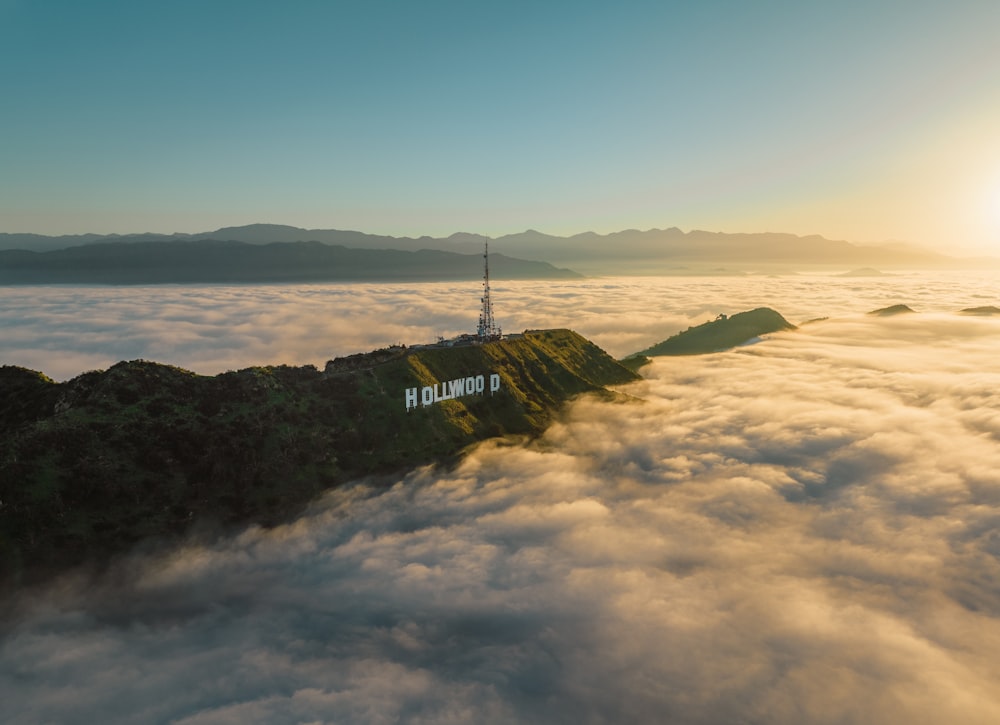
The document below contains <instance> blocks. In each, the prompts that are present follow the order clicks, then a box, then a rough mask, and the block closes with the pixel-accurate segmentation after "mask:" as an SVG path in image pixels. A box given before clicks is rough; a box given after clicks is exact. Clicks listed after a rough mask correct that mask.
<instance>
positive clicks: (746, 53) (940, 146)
mask: <svg viewBox="0 0 1000 725" xmlns="http://www.w3.org/2000/svg"><path fill="white" fill-rule="evenodd" d="M998 27H1000V3H994V2H991V1H985V0H984V1H982V2H971V1H968V0H966V1H961V0H960V1H958V2H952V3H947V4H946V3H928V2H920V1H919V0H918V1H916V2H902V1H892V2H889V1H885V0H883V1H881V2H879V1H876V2H870V3H868V2H866V3H861V2H851V3H836V4H835V3H816V4H813V3H797V2H754V3H749V2H722V1H715V2H704V3H670V2H643V1H638V2H628V1H625V2H618V3H597V2H561V1H555V2H537V0H536V2H503V3H494V2H436V1H434V0H431V1H428V2H421V3H416V2H399V1H388V0H383V1H381V2H380V1H378V0H374V1H370V2H288V3H274V2H248V1H244V2H229V1H226V0H219V1H213V0H202V1H201V2H189V1H187V0H178V1H174V2H145V1H135V0H133V1H132V2H109V1H102V0H98V1H96V2H86V3H81V2H66V1H61V0H52V1H46V0H0V91H2V107H3V113H2V114H0V137H2V139H3V140H2V142H0V230H2V231H10V232H14V231H30V232H39V233H49V234H58V233H74V232H85V231H93V232H105V233H107V232H118V233H126V232H136V231H161V232H171V231H183V232H194V231H203V230H207V229H213V228H217V227H220V226H225V225H232V224H244V223H251V222H271V223H286V224H294V225H298V226H304V227H321V228H340V229H360V230H363V231H369V232H373V233H385V234H395V235H421V234H431V235H445V234H450V233H452V232H455V231H460V230H461V231H472V232H481V233H485V234H492V235H500V234H505V233H510V232H515V231H520V230H523V229H526V228H529V227H530V228H536V229H539V230H541V231H545V232H549V233H554V234H571V233H576V232H582V231H586V230H595V231H599V232H608V231H613V230H617V229H622V228H628V227H637V228H650V227H667V226H679V227H681V228H684V229H690V228H702V229H713V230H723V231H766V230H771V231H788V232H793V233H799V234H810V233H818V234H823V235H825V236H828V237H832V238H846V239H849V240H852V241H858V242H868V241H881V240H885V239H903V240H908V241H911V242H915V243H920V244H926V245H929V246H937V247H941V248H954V247H968V248H973V247H976V248H979V249H984V250H989V249H992V250H1000V138H998V137H1000V134H998V133H997V132H996V129H998V128H1000V50H998V49H997V48H998V46H997V43H996V41H995V34H996V29H997V28H998Z"/></svg>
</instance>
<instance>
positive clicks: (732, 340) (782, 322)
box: [630, 307, 796, 357]
mask: <svg viewBox="0 0 1000 725" xmlns="http://www.w3.org/2000/svg"><path fill="white" fill-rule="evenodd" d="M794 329H796V327H795V325H793V324H792V323H790V322H789V321H788V320H786V319H785V318H784V317H782V316H781V315H780V314H778V313H777V312H775V311H774V310H772V309H770V308H767V307H758V308H757V309H755V310H750V311H748V312H740V313H739V314H736V315H733V316H732V317H726V316H725V315H720V316H719V318H718V319H716V320H713V321H712V322H706V323H704V324H702V325H698V326H697V327H689V328H688V329H687V330H685V331H684V332H681V333H679V334H677V335H674V336H673V337H670V338H668V339H666V340H664V341H663V342H661V343H658V344H656V345H653V346H652V347H649V348H646V349H645V350H642V351H641V352H638V353H636V354H635V355H636V356H642V355H648V356H654V357H655V356H658V355H701V354H703V353H708V352H717V351H719V350H727V349H729V348H731V347H736V346H737V345H742V344H744V343H746V342H749V341H750V340H752V339H754V338H755V337H759V336H760V335H766V334H767V333H769V332H779V331H781V330H794ZM630 357H631V356H630Z"/></svg>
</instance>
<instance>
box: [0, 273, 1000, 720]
mask: <svg viewBox="0 0 1000 725" xmlns="http://www.w3.org/2000/svg"><path fill="white" fill-rule="evenodd" d="M575 284H578V285H585V286H586V288H585V291H583V289H581V287H574V286H573V285H567V286H566V287H563V288H560V287H559V285H546V286H544V287H542V286H534V285H530V284H527V283H525V284H523V285H522V284H518V285H510V286H507V291H508V294H510V295H511V298H512V297H513V296H514V295H513V293H514V291H515V290H516V292H517V295H518V300H517V301H516V302H515V301H514V300H513V299H510V308H511V312H510V313H509V314H510V315H511V318H512V319H516V320H519V321H522V324H524V325H525V326H531V325H532V324H533V321H534V320H536V319H537V320H541V319H542V318H543V316H545V315H550V316H551V317H550V319H553V318H556V317H558V316H559V315H563V314H564V315H567V316H570V314H571V311H572V310H573V309H579V308H580V307H581V300H583V299H589V298H591V297H592V298H593V299H594V300H595V302H594V309H598V308H599V309H600V313H593V314H580V315H578V317H579V318H580V319H581V320H582V321H583V323H584V324H587V325H590V326H591V327H592V328H594V329H595V330H597V329H599V328H600V329H604V330H606V334H608V335H614V334H619V333H621V332H622V329H623V328H624V330H625V333H626V336H627V339H628V340H632V341H638V340H640V339H641V340H643V341H644V344H648V341H651V340H655V339H658V338H659V339H662V337H664V336H665V334H669V332H671V331H672V330H664V329H663V327H664V326H665V325H671V326H675V325H682V326H687V325H688V324H692V323H697V322H701V321H703V318H704V316H706V315H707V314H711V313H713V312H717V311H730V312H732V311H738V310H739V309H745V308H747V307H750V306H753V303H751V304H747V301H748V300H749V299H751V298H753V297H754V295H759V296H760V297H767V298H768V302H769V303H770V304H773V305H774V306H775V307H776V308H777V309H779V310H780V311H782V312H785V313H786V316H788V317H789V318H790V319H792V321H795V322H801V321H802V319H803V318H806V319H808V318H810V317H818V316H821V315H822V314H823V313H830V314H831V317H832V319H830V320H827V321H825V322H817V323H814V324H811V325H807V326H805V327H803V328H801V329H800V331H798V332H794V333H785V334H776V335H772V336H770V337H769V338H768V339H767V340H765V341H764V342H761V343H758V344H756V345H751V346H748V347H743V348H738V349H736V350H733V351H730V352H726V353H719V354H714V355H706V356H699V357H688V358H660V359H657V360H656V361H654V362H653V363H652V364H651V365H650V366H647V367H646V368H644V369H643V372H644V375H645V379H644V380H642V381H641V382H638V383H634V384H631V385H628V386H622V388H621V392H623V393H625V394H627V395H628V396H630V397H631V398H632V399H631V400H628V399H622V400H619V401H617V402H608V401H604V400H600V399H596V398H590V397H584V398H581V399H579V400H577V401H576V402H574V403H573V404H572V405H570V406H569V407H568V408H567V409H566V411H565V414H564V415H563V416H562V417H561V419H560V420H559V421H558V422H557V423H555V424H554V425H553V426H552V427H551V428H549V429H548V431H547V432H546V433H545V434H544V435H542V436H541V437H540V438H538V439H537V440H533V441H527V440H506V441H505V440H499V441H498V440H494V441H487V442H484V443H482V444H480V445H479V446H477V447H476V448H475V449H474V450H473V451H472V452H471V453H470V454H469V455H468V456H467V457H465V458H464V459H463V460H461V461H460V462H458V463H457V464H455V465H454V466H453V467H451V468H435V467H423V468H420V469H416V470H414V471H411V472H409V473H406V474H405V475H399V476H395V477H391V478H389V479H380V480H373V481H362V482H358V483H357V484H356V485H352V486H348V487H345V488H341V489H338V490H335V491H331V492H329V493H328V494H327V495H326V496H325V497H323V498H322V499H321V500H319V501H317V502H316V503H315V504H314V505H313V506H312V508H311V509H310V510H309V511H308V512H306V514H305V515H303V516H302V517H301V518H299V519H298V520H296V521H294V522H291V523H289V524H287V525H285V526H280V527H277V528H275V529H273V530H264V529H261V528H259V527H250V528H248V529H247V530H245V531H243V532H241V533H239V534H238V535H234V536H231V537H227V538H220V539H218V540H214V541H210V542H206V541H204V540H192V541H191V542H189V543H188V544H187V545H186V546H183V547H180V548H176V549H173V550H169V551H163V552H160V553H159V554H148V553H147V554H138V553H136V554H134V555H133V556H132V557H130V558H127V559H125V560H123V561H122V562H120V564H119V565H118V567H117V569H115V572H114V573H113V574H112V575H110V576H107V577H104V578H103V579H97V580H94V579H87V578H85V577H84V578H80V577H77V578H73V577H67V578H66V579H65V580H63V581H61V582H59V583H57V584H54V585H53V586H52V587H50V588H49V589H47V590H40V591H37V592H32V593H28V594H25V595H24V597H23V598H22V599H21V600H20V601H19V602H17V603H16V606H15V610H14V612H13V613H12V616H11V617H9V618H8V620H7V624H6V626H5V629H4V630H3V633H2V635H0V701H2V702H4V705H5V716H6V721H8V722H11V723H34V722H45V721H58V722H65V723H74V722H80V723H84V722H93V721H96V720H100V721H102V722H108V723H119V722H134V721H136V720H143V721H171V722H183V723H190V724H191V725H194V724H195V723H198V724H205V723H228V722H248V721H249V722H269V723H273V722H277V723H283V722H288V723H295V722H310V721H316V722H327V721H365V722H396V721H408V722H472V721H474V722H485V723H490V722H498V723H499V722H511V721H529V722H557V723H558V722H565V723H570V722H572V723H577V722H595V723H597V722H624V721H628V722H663V721H671V722H684V723H718V722H767V723H778V724H781V723H789V724H791V723H801V722H810V723H866V724H868V723H875V724H876V725H879V724H883V723H884V724H889V723H897V722H908V723H921V724H923V723H926V724H927V725H931V724H932V723H934V724H936V723H941V722H962V723H976V724H983V725H985V724H986V723H993V722H997V721H1000V695H998V693H997V691H996V687H995V683H996V682H997V681H998V680H1000V661H998V660H997V658H996V654H995V653H996V652H997V651H998V650H1000V584H998V582H1000V536H998V535H997V533H996V532H997V528H998V525H1000V481H998V479H997V477H996V473H995V472H996V471H997V470H1000V446H998V443H1000V425H998V418H997V416H996V414H995V413H994V412H993V411H994V410H996V409H997V407H998V406H997V404H998V403H1000V399H998V397H997V395H998V393H997V392H996V391H997V390H1000V371H998V370H997V368H996V364H995V360H996V359H997V355H998V353H1000V342H998V340H1000V338H998V336H997V333H998V331H1000V327H998V325H1000V319H998V318H971V317H963V316H959V315H956V314H954V311H956V310H957V309H960V308H961V307H963V306H966V305H968V304H969V303H970V300H971V299H972V298H974V297H975V296H976V295H984V296H987V297H988V296H989V295H990V294H992V293H995V292H996V286H995V285H994V286H992V287H991V286H989V285H988V284H980V283H979V281H978V280H977V281H976V282H975V283H973V284H969V285H966V286H958V285H956V284H954V280H947V279H945V280H942V279H934V278H918V277H912V278H904V279H899V280H893V279H891V278H890V279H887V280H883V279H879V280H878V281H876V282H874V283H873V282H864V283H863V284H859V282H858V281H857V280H853V281H851V280H830V279H820V280H799V279H797V278H791V279H781V280H742V281H729V280H726V281H719V280H716V281H714V282H712V283H711V284H712V285H716V286H717V287H716V291H715V292H714V295H715V296H714V297H712V298H706V297H704V296H703V295H699V291H701V292H704V290H703V285H702V286H699V285H697V284H695V283H694V282H692V281H685V280H655V281H654V280H616V281H608V282H601V283H599V284H598V283H596V282H585V283H575ZM810 288H811V289H812V291H813V296H812V297H808V296H806V295H805V292H804V290H806V289H810ZM858 288H860V290H859V289H858ZM418 292H419V291H418V290H416V289H412V288H397V287H375V286H371V287H369V286H365V287H364V288H363V289H362V290H353V291H352V294H353V295H356V299H353V300H350V299H345V298H344V297H343V296H338V295H340V294H341V291H338V290H330V289H327V288H315V289H310V290H307V291H304V290H299V291H286V292H284V293H283V294H284V297H283V299H284V300H285V302H284V303H283V304H288V305H291V306H292V308H294V310H295V311H297V312H299V313H301V311H302V310H309V311H310V312H315V311H317V310H319V309H322V308H332V307H335V306H337V305H339V309H340V312H338V316H339V321H338V322H336V323H334V324H337V325H343V326H344V329H345V330H348V329H349V328H350V325H351V324H356V325H357V324H361V325H364V324H367V323H369V322H371V318H370V317H368V316H367V314H368V313H366V311H365V310H366V309H367V305H368V304H369V303H372V304H373V305H374V308H376V309H378V310H379V314H384V313H385V311H386V309H387V308H385V307H383V306H382V305H387V304H389V302H388V301H389V300H392V299H394V300H400V299H406V300H411V301H412V304H413V306H414V308H419V312H417V313H414V314H415V315H417V317H416V318H415V319H418V320H419V323H418V324H419V325H421V326H424V325H426V326H427V327H428V328H429V327H432V326H433V325H435V324H438V323H437V322H435V321H436V320H440V321H441V323H440V324H456V325H460V324H461V320H460V319H459V317H460V315H458V314H457V313H455V314H454V316H452V314H453V313H451V312H445V313H444V314H443V315H442V316H440V317H438V318H435V317H433V316H434V315H435V314H439V312H440V309H446V310H450V309H453V308H454V305H451V306H450V307H448V308H439V307H438V303H439V302H443V301H444V300H446V299H448V296H449V294H454V288H453V287H449V286H441V287H436V286H435V287H433V288H430V289H428V290H426V291H423V294H418ZM217 294H218V296H219V297H218V299H216V298H213V297H211V296H210V295H207V294H206V296H205V297H204V298H202V300H201V305H202V306H203V307H204V308H206V309H207V310H210V312H206V314H210V315H215V314H217V312H218V311H219V310H224V311H226V314H224V315H223V317H222V318H218V319H230V318H231V317H232V316H235V315H238V314H243V315H245V318H244V319H246V320H262V319H265V318H266V319H267V324H268V325H279V326H280V325H286V324H289V322H290V320H291V319H292V317H294V316H296V315H293V314H292V312H291V311H282V310H276V309H273V307H274V305H271V304H270V303H273V301H274V297H273V293H271V292H268V291H263V292H262V291H259V290H249V291H243V292H234V291H232V290H229V289H220V290H219V291H218V292H217ZM411 294H412V295H413V296H412V297H410V296H409V295H411ZM234 296H235V297H239V298H241V299H240V300H238V301H233V300H234ZM418 297H422V298H423V299H424V302H423V303H420V302H419V300H418ZM995 299H996V297H993V298H992V300H991V302H992V301H994V300H995ZM265 301H266V302H268V303H269V304H264V302H265ZM899 301H904V302H907V303H909V304H911V306H913V307H914V308H919V309H920V310H921V312H920V313H918V314H916V315H911V316H903V317H890V318H881V317H868V316H866V315H864V314H863V313H864V312H866V311H868V310H869V309H872V308H874V307H877V306H884V305H885V304H888V303H890V302H899ZM334 303H336V304H334ZM175 304H179V305H180V308H170V309H171V312H170V313H169V314H170V315H173V316H175V317H177V318H178V319H179V320H182V321H184V322H189V321H190V320H192V319H193V318H195V317H196V316H195V315H194V314H193V312H192V308H189V307H185V306H184V304H183V302H179V301H175ZM980 304H982V303H980ZM268 308H270V312H269V313H266V314H265V309H268ZM661 308H662V309H663V310H665V312H664V313H663V315H657V314H646V313H648V312H649V311H650V310H657V309H661ZM123 309H124V308H123ZM435 310H438V312H437V313H436V312H435ZM788 310H792V312H789V311H788ZM640 311H643V314H640ZM50 312H51V311H50ZM107 312H108V311H107V310H105V313H107ZM116 314H118V315H124V312H123V311H119V312H117V313H116ZM410 314H411V313H410V312H408V311H406V310H403V311H402V312H400V313H399V314H398V315H397V318H401V319H403V320H406V319H410V318H409V315H410ZM310 316H311V315H310ZM713 316H714V315H713ZM428 318H430V322H428ZM449 320H451V322H449ZM609 320H611V322H609ZM397 323H398V320H397V321H394V322H393V324H397ZM58 324H61V323H58ZM195 324H196V325H204V326H205V328H204V329H205V330H208V329H210V328H211V327H212V325H213V324H218V322H215V323H212V322H210V321H206V320H205V319H202V320H200V321H198V322H196V323H195ZM310 324H311V325H316V324H320V323H315V322H312V321H311V322H310ZM657 325H659V327H657ZM384 329H385V328H382V330H384ZM416 329H426V328H425V327H419V328H416ZM508 329H510V328H509V327H508ZM616 330H617V331H618V333H616V332H615V331H616ZM218 332H219V333H220V334H224V331H223V330H218ZM148 334H153V333H152V331H149V333H148ZM206 334H207V333H206ZM286 334H287V331H285V330H283V329H282V330H275V329H273V328H272V329H268V330H265V331H263V332H262V333H261V335H262V336H264V337H268V338H273V339H279V338H281V336H283V335H286ZM345 334H347V333H345ZM353 334H356V335H364V334H371V331H370V330H366V331H363V332H360V333H359V332H355V333H353ZM376 334H382V332H378V333H376ZM413 334H414V333H413V332H412V330H411V331H410V332H409V333H407V335H408V338H409V337H411V336H412V335H413ZM591 334H594V333H593V332H591ZM600 334H602V333H601V332H600V331H598V332H597V333H596V334H594V336H595V337H599V335H600ZM166 336H167V337H171V336H172V333H169V332H168V333H166ZM293 337H294V336H293ZM648 338H651V340H649V339H648ZM238 339H239V338H233V341H234V343H235V342H236V341H237V340H238ZM285 339H289V340H291V339H292V338H285ZM303 339H304V337H303ZM618 339H620V340H625V339H626V337H620V338H618ZM157 343H158V341H157ZM258 344H259V342H258V341H257V340H256V339H255V340H249V338H248V339H245V340H244V341H243V347H242V348H240V351H241V352H240V354H242V355H247V354H250V351H253V350H255V349H257V347H256V346H257V345H258ZM623 344H628V345H633V342H627V343H623ZM292 346H293V347H294V344H293V345H292ZM237 347H238V346H237ZM234 349H236V348H234Z"/></svg>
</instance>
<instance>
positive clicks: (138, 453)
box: [0, 329, 638, 589]
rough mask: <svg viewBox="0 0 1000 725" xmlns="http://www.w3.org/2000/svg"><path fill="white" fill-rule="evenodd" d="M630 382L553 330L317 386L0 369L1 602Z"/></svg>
mask: <svg viewBox="0 0 1000 725" xmlns="http://www.w3.org/2000/svg"><path fill="white" fill-rule="evenodd" d="M636 379H638V376H637V375H635V374H634V373H632V372H631V371H629V370H627V369H626V368H624V367H623V366H622V365H620V364H619V363H618V362H616V361H615V360H614V359H612V358H611V357H610V356H609V355H608V354H607V353H606V352H605V351H603V350H601V349H600V348H599V347H597V346H596V345H595V344H594V343H592V342H590V341H589V340H587V339H586V338H584V337H582V336H581V335H579V334H577V333H575V332H572V331H571V330H565V329H559V330H536V331H526V332H525V333H524V334H522V335H513V336H510V337H509V338H507V339H503V340H496V341H492V342H488V343H485V344H479V345H465V346H456V347H446V346H431V347H426V346H419V347H411V348H405V347H403V346H393V347H391V348H385V349H382V350H377V351H373V352H370V353H362V354H359V355H352V356H349V357H347V358H338V359H335V360H332V361H330V362H329V363H328V364H327V366H326V368H325V369H324V370H322V371H320V370H317V369H316V368H315V367H314V366H304V367H291V366H286V365H278V366H257V367H250V368H245V369H243V370H239V371H235V372H234V371H230V372H227V373H222V374H220V375H215V376H203V375H196V374H195V373H192V372H190V371H187V370H184V369H182V368H178V367H174V366H170V365H162V364H159V363H154V362H149V361H144V360H135V361H130V362H120V363H118V364H116V365H113V366H112V367H110V368H108V369H107V370H101V371H91V372H87V373H83V374H81V375H79V376H77V377H75V378H73V379H72V380H69V381H66V382H64V383H57V382H54V381H52V380H51V379H49V378H48V377H47V376H45V375H44V374H43V373H40V372H36V371H32V370H27V369H25V368H19V367H14V366H2V367H0V502H2V505H0V589H3V588H4V586H15V585H17V582H18V581H28V580H31V579H33V578H38V577H42V576H43V575H45V574H46V572H53V571H58V570H62V569H65V568H66V567H67V566H73V565H77V564H80V563H83V562H85V561H88V560H91V561H95V562H97V563H98V564H99V563H100V562H102V561H107V560H108V558H109V557H111V556H114V555H116V554H120V553H123V552H125V551H127V550H128V549H129V548H130V547H132V546H134V545H135V544H137V543H139V542H141V541H144V540H155V539H157V538H161V539H162V538H164V537H166V538H167V539H174V540H175V539H176V538H177V537H179V536H182V535H186V534H187V533H189V532H190V531H191V530H192V527H193V526H196V525H198V523H199V522H205V521H210V522H214V524H217V525H221V526H223V527H234V526H244V525H248V524H251V523H257V524H261V525H265V526H267V525H273V524H277V523H280V522H281V521H284V520H287V519H288V518H289V517H291V516H294V515H295V514H296V513H297V512H298V511H300V510H301V509H302V508H303V507H304V506H305V505H307V504H308V503H309V501H311V500H312V499H313V498H315V497H316V496H318V495H319V494H320V493H322V492H323V491H324V490H327V489H329V488H331V487H334V486H337V485H340V484H342V483H345V482H347V481H349V480H354V479H357V478H359V477H362V476H367V475H380V474H387V473H390V472H397V471H400V470H407V469H411V468H413V467H414V466H417V465H422V464H425V463H433V462H439V463H440V462H446V461H448V460H450V459H452V458H453V457H454V456H456V455H457V454H458V453H459V452H460V451H461V450H462V449H464V448H465V447H466V446H468V445H470V444H472V443H475V442H477V441H480V440H484V439H486V438H491V437H496V436H503V435H536V434H538V433H540V432H541V431H543V430H544V428H545V427H546V426H547V425H548V423H549V422H550V421H551V420H552V419H553V417H554V416H555V415H556V414H557V412H558V410H559V408H560V406H561V405H562V404H563V403H565V402H566V401H568V400H570V399H571V398H572V397H574V396H576V395H579V394H583V393H593V392H596V393H601V392H602V391H604V392H607V391H605V388H604V386H606V385H611V384H619V383H627V382H631V381H633V380H636ZM459 381H461V382H459ZM609 394H610V393H609ZM395 480H398V479H395Z"/></svg>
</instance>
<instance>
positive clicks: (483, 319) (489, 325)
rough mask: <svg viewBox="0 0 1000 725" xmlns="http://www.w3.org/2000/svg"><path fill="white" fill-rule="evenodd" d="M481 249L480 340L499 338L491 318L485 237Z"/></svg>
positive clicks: (488, 260)
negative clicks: (483, 245)
mask: <svg viewBox="0 0 1000 725" xmlns="http://www.w3.org/2000/svg"><path fill="white" fill-rule="evenodd" d="M485 245H486V246H485V247H484V249H483V296H482V298H481V301H482V303H483V308H482V310H481V311H480V312H479V330H478V334H479V339H480V341H482V342H487V341H489V340H499V339H500V337H501V332H500V328H499V327H498V326H497V324H496V320H494V319H493V301H492V300H491V299H490V240H489V239H487V240H486V243H485Z"/></svg>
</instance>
